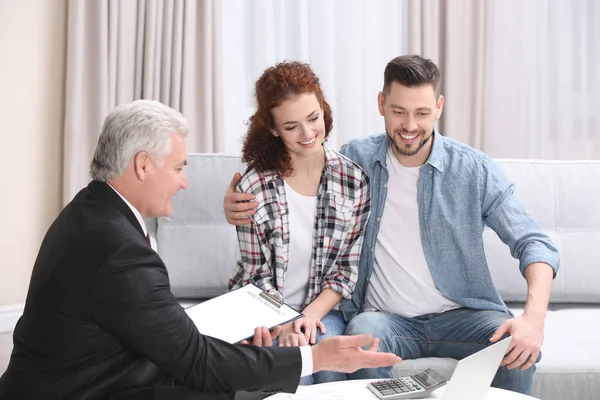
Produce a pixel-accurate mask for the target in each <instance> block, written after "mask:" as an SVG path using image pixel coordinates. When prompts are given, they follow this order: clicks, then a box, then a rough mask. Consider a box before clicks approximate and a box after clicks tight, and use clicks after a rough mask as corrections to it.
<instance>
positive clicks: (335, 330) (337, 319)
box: [273, 311, 346, 385]
mask: <svg viewBox="0 0 600 400" xmlns="http://www.w3.org/2000/svg"><path fill="white" fill-rule="evenodd" d="M321 322H322V323H323V325H325V332H326V333H325V334H322V333H321V330H320V329H317V343H319V342H320V341H321V339H324V338H328V337H332V336H340V335H343V334H344V328H345V327H346V322H345V321H344V317H342V314H341V313H340V312H339V311H330V312H329V314H327V315H326V316H325V317H323V319H321ZM273 346H279V341H278V338H275V340H274V341H273ZM345 380H346V373H342V372H334V371H319V372H317V373H314V374H312V375H307V376H303V377H302V378H300V385H312V384H313V383H325V382H335V381H345Z"/></svg>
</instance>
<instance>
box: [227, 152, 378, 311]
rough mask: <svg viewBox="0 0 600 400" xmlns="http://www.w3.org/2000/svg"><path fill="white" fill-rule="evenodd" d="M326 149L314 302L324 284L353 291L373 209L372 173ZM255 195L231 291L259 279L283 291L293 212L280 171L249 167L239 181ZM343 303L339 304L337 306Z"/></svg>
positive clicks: (311, 285) (241, 229) (347, 293)
mask: <svg viewBox="0 0 600 400" xmlns="http://www.w3.org/2000/svg"><path fill="white" fill-rule="evenodd" d="M324 147H325V167H324V168H323V173H322V175H321V182H320V184H319V191H318V193H317V209H316V213H315V220H314V236H313V244H312V259H311V260H312V261H311V269H310V281H309V282H308V296H307V298H306V300H305V302H304V306H307V305H308V304H310V303H311V302H312V301H313V300H314V299H315V298H316V297H317V296H318V295H319V293H321V291H322V290H323V289H325V288H330V289H333V290H334V291H336V292H338V293H340V294H341V295H342V297H343V298H344V299H348V298H350V297H351V296H352V293H353V292H354V285H355V284H356V279H357V275H358V261H359V258H360V251H361V247H362V242H363V232H364V229H365V227H366V223H367V220H368V219H369V213H370V210H371V191H370V183H369V178H368V176H367V174H366V173H365V172H364V171H363V170H362V168H360V167H359V166H358V165H357V164H355V163H354V162H352V161H350V160H349V159H348V158H346V157H344V156H343V155H341V154H340V153H338V152H336V151H334V150H331V149H329V148H327V147H326V146H324ZM238 190H239V191H241V192H247V193H252V194H254V195H255V196H256V201H257V202H258V207H257V210H256V214H254V216H253V217H252V222H251V223H250V224H247V225H240V226H238V227H237V235H238V242H239V246H240V253H241V260H240V261H238V269H237V272H236V273H235V275H234V276H233V278H231V279H230V281H229V289H235V288H238V287H242V286H245V285H247V284H249V283H254V284H256V285H257V286H258V287H260V288H261V289H263V290H266V291H267V292H269V293H271V294H276V293H278V294H279V295H280V296H281V295H283V288H284V285H285V276H286V270H287V267H288V260H289V244H290V231H289V222H288V221H289V210H288V203H287V200H286V196H285V187H284V181H283V177H282V176H281V174H279V173H278V172H276V171H267V172H264V173H262V174H261V173H258V172H256V171H255V170H254V169H252V170H249V171H247V172H246V173H245V174H244V176H243V177H242V179H241V180H240V182H239V184H238ZM337 308H338V306H336V309H337Z"/></svg>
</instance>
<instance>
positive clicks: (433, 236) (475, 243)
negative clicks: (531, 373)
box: [340, 132, 559, 321]
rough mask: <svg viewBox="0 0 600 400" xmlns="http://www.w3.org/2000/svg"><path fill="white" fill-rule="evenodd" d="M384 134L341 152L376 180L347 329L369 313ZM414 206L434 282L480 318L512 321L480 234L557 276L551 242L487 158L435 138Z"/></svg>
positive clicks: (384, 176) (382, 192)
mask: <svg viewBox="0 0 600 400" xmlns="http://www.w3.org/2000/svg"><path fill="white" fill-rule="evenodd" d="M389 145H390V140H389V138H388V136H387V134H385V133H383V134H378V135H372V136H368V137H365V138H359V139H354V140H352V141H350V142H348V143H347V144H345V145H344V146H342V148H341V149H340V152H341V153H342V154H344V155H345V156H347V157H348V158H350V159H351V160H353V161H355V162H356V163H358V164H359V165H360V166H361V167H362V168H363V169H364V170H365V171H366V172H367V174H368V175H369V178H370V179H371V190H372V192H371V215H370V218H369V222H368V223H367V228H366V231H365V239H364V242H363V248H362V253H361V257H360V262H359V274H358V281H357V283H356V286H355V289H354V294H353V296H352V299H350V300H343V302H342V304H341V310H342V312H343V314H344V318H345V319H346V320H347V321H349V320H350V319H351V318H352V317H354V316H355V315H356V314H357V313H358V312H361V311H362V309H363V306H364V301H365V295H366V291H367V287H368V285H369V280H370V278H371V273H372V272H373V265H374V262H375V243H376V241H377V234H378V233H379V222H378V221H377V218H378V217H381V216H382V215H383V208H384V206H385V200H386V196H387V182H388V179H389V174H388V172H387V165H386V153H387V151H388V146H389ZM417 185H418V187H417V201H418V209H419V225H420V228H421V242H422V244H423V251H424V253H425V258H426V260H427V264H428V266H429V269H430V270H431V274H432V275H433V279H434V281H435V283H436V285H437V287H438V289H439V290H440V291H441V292H442V294H443V295H444V296H446V297H447V298H449V299H450V300H452V301H454V302H456V303H457V304H459V305H461V306H463V307H468V308H472V309H478V310H497V311H502V312H506V313H509V314H510V311H509V309H508V307H506V305H505V304H504V301H503V300H502V298H501V297H500V295H499V294H498V291H497V290H496V288H495V287H494V284H493V282H492V277H491V274H490V271H489V268H488V265H487V261H486V258H485V252H484V247H483V230H484V227H485V225H487V226H489V227H490V228H492V229H493V230H494V231H495V232H496V234H497V235H498V236H499V237H500V239H501V240H502V241H503V242H504V243H506V244H507V245H508V247H509V249H510V252H511V254H512V256H513V257H515V258H516V259H518V260H519V261H520V270H521V273H522V274H524V272H525V268H526V267H527V266H528V265H529V264H531V263H533V262H544V263H547V264H549V265H550V266H551V267H552V269H554V275H555V276H556V272H557V271H558V266H559V255H558V251H557V249H556V247H555V246H554V244H553V243H552V242H551V240H550V238H549V237H548V236H547V235H546V234H544V233H543V232H542V231H541V229H540V227H539V225H538V224H537V222H536V221H535V220H534V219H533V218H532V217H531V215H530V214H529V213H527V212H526V209H525V207H524V206H523V205H522V204H521V203H520V202H519V201H518V200H517V199H516V197H515V196H514V195H513V193H514V185H513V184H512V183H511V182H509V181H508V179H507V178H506V176H505V175H504V173H503V172H502V170H501V169H500V167H499V166H498V165H497V164H496V163H495V162H493V161H492V160H491V159H490V158H489V157H488V156H487V155H485V154H484V153H482V152H480V151H477V150H475V149H473V148H472V147H470V146H467V145H465V144H463V143H460V142H458V141H456V140H454V139H451V138H448V137H444V136H441V135H440V134H439V133H438V132H435V135H434V141H433V147H432V150H431V154H430V155H429V159H428V160H427V162H426V163H425V164H423V166H421V168H420V169H419V179H418V182H417Z"/></svg>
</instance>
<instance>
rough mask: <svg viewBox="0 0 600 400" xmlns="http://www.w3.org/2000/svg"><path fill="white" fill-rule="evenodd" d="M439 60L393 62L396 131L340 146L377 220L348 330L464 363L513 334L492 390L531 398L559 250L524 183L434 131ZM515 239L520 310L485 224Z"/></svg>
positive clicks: (390, 116) (404, 353)
mask: <svg viewBox="0 0 600 400" xmlns="http://www.w3.org/2000/svg"><path fill="white" fill-rule="evenodd" d="M439 87H440V73H439V70H438V68H437V66H436V65H435V64H434V63H433V62H431V61H430V60H426V59H423V58H421V57H419V56H401V57H397V58H395V59H394V60H392V61H390V62H389V63H388V65H387V67H386V69H385V73H384V87H383V91H382V92H380V93H379V96H378V106H379V112H380V114H381V115H382V116H383V117H384V120H385V127H386V133H382V134H379V135H372V136H368V137H365V138H359V139H354V140H352V141H350V142H349V143H347V144H345V145H344V146H343V147H342V148H341V150H340V152H341V153H342V154H344V155H346V156H347V157H349V158H350V159H351V160H353V161H355V162H357V163H358V164H359V165H360V166H361V167H362V168H363V169H364V170H365V171H366V172H367V174H368V175H369V178H370V179H371V187H372V194H371V197H372V198H371V207H372V208H371V210H372V211H371V216H370V218H369V222H368V225H367V229H366V231H365V240H364V243H363V249H362V253H361V258H360V265H359V276H358V282H357V284H356V287H355V291H354V294H353V296H352V299H351V300H347V301H344V302H343V303H342V308H341V309H342V312H343V313H344V317H345V318H346V321H349V323H348V326H347V327H346V334H357V333H369V334H372V335H373V336H374V337H378V338H380V345H379V349H380V350H381V351H389V352H393V353H396V354H397V355H399V356H400V357H402V358H403V359H417V358H422V357H450V358H455V359H462V358H464V357H467V356H469V355H470V354H473V353H475V352H476V351H478V350H481V349H482V348H484V347H486V346H488V345H490V344H492V343H494V342H496V341H498V340H499V339H501V338H502V337H503V336H504V335H506V334H510V335H511V336H512V338H513V340H512V342H511V345H510V348H509V352H508V353H507V355H506V356H505V358H504V360H503V361H502V364H501V367H500V368H499V369H498V372H497V374H496V376H495V378H494V381H493V382H492V386H494V387H498V388H503V389H508V390H512V391H516V392H520V393H524V394H529V392H530V391H531V386H532V383H533V374H534V372H535V363H536V362H537V361H539V359H540V349H541V345H542V342H543V331H544V321H545V316H546V311H547V307H548V301H549V298H550V290H551V286H552V280H553V278H554V276H555V275H556V272H557V270H558V266H559V256H558V251H557V249H556V247H555V246H554V245H553V243H552V242H551V240H550V238H549V237H548V236H547V235H546V234H544V233H543V232H542V231H541V229H540V227H539V226H538V224H537V222H536V221H535V220H534V219H533V218H532V216H531V215H530V214H529V213H528V212H527V211H526V209H525V207H524V206H523V205H522V204H521V203H519V201H518V200H517V199H516V198H515V196H514V194H513V192H514V186H513V185H512V184H511V183H510V182H509V181H508V179H507V178H506V176H505V175H504V174H503V172H502V171H501V170H500V168H499V167H498V165H496V164H495V163H494V162H493V161H492V160H491V159H490V158H489V157H488V156H486V155H485V154H483V153H481V152H479V151H477V150H475V149H473V148H471V147H469V146H467V145H465V144H462V143H459V142H457V141H456V140H453V139H450V138H447V137H443V136H441V135H440V134H439V133H438V132H436V131H435V129H434V123H435V121H436V120H437V119H438V118H439V117H440V116H441V114H442V109H443V106H444V97H443V96H441V95H440V94H439ZM232 192H233V190H229V191H228V193H227V195H226V197H225V203H224V206H225V212H226V215H227V218H228V221H229V222H230V223H234V224H239V223H245V222H247V221H246V220H245V218H246V216H247V215H249V214H251V213H252V212H253V211H252V210H250V211H248V210H249V208H252V207H255V206H256V203H238V204H234V201H237V200H252V199H250V198H247V197H243V198H242V197H240V196H242V194H237V193H232ZM486 225H487V226H489V227H490V228H491V229H493V230H494V231H495V232H496V233H497V234H498V236H499V237H500V239H502V241H503V242H504V243H506V244H507V245H508V247H509V248H510V251H511V254H512V255H513V257H515V258H517V259H518V260H519V261H520V270H521V273H522V274H523V275H524V277H525V279H526V280H527V284H528V293H527V301H526V305H525V311H524V313H523V315H522V316H519V317H516V318H514V316H513V315H512V314H511V312H510V311H509V309H508V308H507V307H506V305H505V304H504V302H503V301H502V299H501V297H500V295H499V294H498V292H497V290H496V288H495V287H494V285H493V282H492V278H491V275H490V271H489V268H488V266H487V262H486V258H485V253H484V247H483V237H482V234H483V230H484V227H485V226H486ZM391 374H392V368H391V367H387V368H379V369H363V370H359V371H357V372H355V373H354V374H351V375H349V377H350V378H351V379H361V378H388V377H391Z"/></svg>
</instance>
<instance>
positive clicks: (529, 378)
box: [346, 308, 541, 395]
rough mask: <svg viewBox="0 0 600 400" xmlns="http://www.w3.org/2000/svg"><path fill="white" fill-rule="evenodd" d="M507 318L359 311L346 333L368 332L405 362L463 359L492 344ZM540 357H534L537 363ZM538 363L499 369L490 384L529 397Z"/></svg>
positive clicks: (367, 374) (362, 375) (388, 373)
mask: <svg viewBox="0 0 600 400" xmlns="http://www.w3.org/2000/svg"><path fill="white" fill-rule="evenodd" d="M509 318H511V316H510V315H508V314H506V313H503V312H499V311H478V310H472V309H467V308H459V309H454V310H450V311H446V312H444V313H440V314H427V315H421V316H418V317H414V318H404V317H401V316H399V315H393V314H387V313H383V312H363V313H360V314H358V315H357V316H356V317H354V318H353V319H352V320H351V321H350V322H349V323H348V326H347V327H346V335H356V334H360V333H368V334H370V335H373V337H377V338H379V351H384V352H391V353H394V354H396V355H398V356H399V357H402V359H404V360H414V359H417V358H423V357H449V358H454V359H457V360H460V359H463V358H465V357H467V356H469V355H471V354H473V353H475V352H477V351H479V350H481V349H483V348H485V347H487V346H489V345H490V344H491V343H490V341H489V339H490V337H492V335H493V334H494V332H495V331H496V329H498V328H499V327H500V325H502V323H503V322H504V321H505V320H507V319H509ZM540 358H541V353H540V357H538V359H537V362H539V360H540ZM535 369H536V366H535V365H533V366H532V367H531V368H529V369H527V370H525V371H521V370H520V369H519V368H515V369H512V370H509V369H507V368H506V367H500V368H498V372H497V373H496V376H495V377H494V380H493V382H492V386H493V387H496V388H500V389H506V390H511V391H513V392H519V393H523V394H527V395H529V393H530V392H531V386H532V384H533V374H534V373H535ZM391 377H392V367H384V368H371V369H361V370H358V371H356V372H354V373H353V374H348V379H366V378H391Z"/></svg>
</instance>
